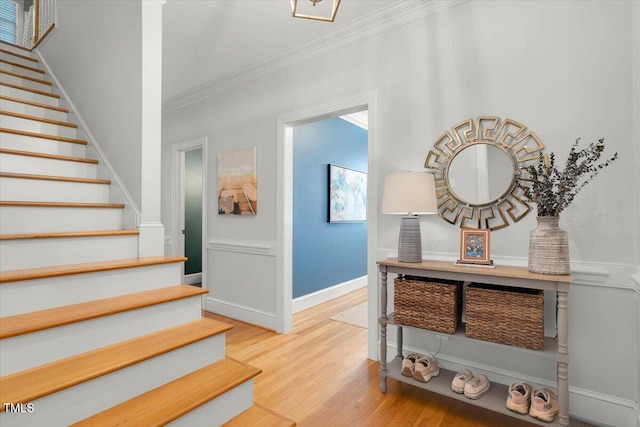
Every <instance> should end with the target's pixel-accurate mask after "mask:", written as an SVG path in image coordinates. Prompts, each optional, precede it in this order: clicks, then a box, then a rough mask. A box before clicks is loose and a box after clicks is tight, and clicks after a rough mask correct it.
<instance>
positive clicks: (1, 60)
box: [0, 59, 44, 76]
mask: <svg viewBox="0 0 640 427" xmlns="http://www.w3.org/2000/svg"><path fill="white" fill-rule="evenodd" d="M2 62H4V63H5V64H9V65H13V66H14V67H20V68H24V69H25V70H30V71H35V72H36V73H42V75H43V76H44V70H42V69H40V68H36V67H30V66H29V65H24V64H20V63H19V62H13V61H9V60H7V59H0V63H2Z"/></svg>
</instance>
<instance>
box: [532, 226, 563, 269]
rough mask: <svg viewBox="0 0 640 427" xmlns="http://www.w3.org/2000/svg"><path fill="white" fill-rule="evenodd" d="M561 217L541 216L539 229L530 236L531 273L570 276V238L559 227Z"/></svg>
mask: <svg viewBox="0 0 640 427" xmlns="http://www.w3.org/2000/svg"><path fill="white" fill-rule="evenodd" d="M559 221H560V217H557V216H539V217H538V227H537V228H536V229H534V230H532V231H531V234H530V235H529V271H531V272H532V273H540V274H569V273H570V272H571V269H570V265H569V237H568V236H567V232H566V231H564V230H563V229H561V228H560V226H559Z"/></svg>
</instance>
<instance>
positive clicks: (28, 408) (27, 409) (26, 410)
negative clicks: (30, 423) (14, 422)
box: [3, 403, 36, 414]
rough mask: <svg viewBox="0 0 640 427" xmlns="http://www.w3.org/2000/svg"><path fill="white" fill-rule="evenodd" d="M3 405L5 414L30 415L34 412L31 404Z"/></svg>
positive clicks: (33, 406)
mask: <svg viewBox="0 0 640 427" xmlns="http://www.w3.org/2000/svg"><path fill="white" fill-rule="evenodd" d="M3 405H4V411H5V412H7V413H20V414H30V413H32V412H35V410H36V407H35V405H34V404H33V403H3Z"/></svg>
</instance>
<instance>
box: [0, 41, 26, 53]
mask: <svg viewBox="0 0 640 427" xmlns="http://www.w3.org/2000/svg"><path fill="white" fill-rule="evenodd" d="M0 49H2V50H8V51H10V52H15V53H18V54H20V55H27V56H29V55H30V53H29V51H28V50H25V49H21V48H19V47H17V46H15V45H13V44H10V43H5V42H0Z"/></svg>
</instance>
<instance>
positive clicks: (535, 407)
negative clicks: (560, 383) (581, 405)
mask: <svg viewBox="0 0 640 427" xmlns="http://www.w3.org/2000/svg"><path fill="white" fill-rule="evenodd" d="M557 413H558V398H557V397H556V394H555V393H554V392H552V391H551V390H549V389H546V388H543V389H542V390H534V391H533V395H532V397H531V408H530V409H529V415H531V416H532V417H533V418H538V419H539V420H542V421H546V422H548V423H550V422H551V421H553V417H555V416H556V414H557Z"/></svg>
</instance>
